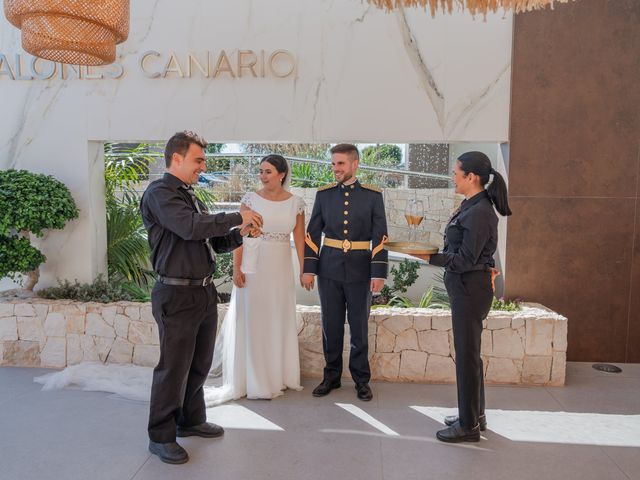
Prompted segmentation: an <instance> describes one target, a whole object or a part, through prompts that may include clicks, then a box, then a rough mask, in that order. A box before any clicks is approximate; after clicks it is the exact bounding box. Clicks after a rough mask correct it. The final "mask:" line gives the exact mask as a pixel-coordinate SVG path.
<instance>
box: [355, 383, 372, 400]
mask: <svg viewBox="0 0 640 480" xmlns="http://www.w3.org/2000/svg"><path fill="white" fill-rule="evenodd" d="M356 391H357V392H358V398H359V399H360V400H363V401H365V402H368V401H369V400H371V399H372V398H373V392H372V391H371V387H370V386H369V384H368V383H356Z"/></svg>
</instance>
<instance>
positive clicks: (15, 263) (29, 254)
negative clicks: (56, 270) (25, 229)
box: [0, 236, 46, 281]
mask: <svg viewBox="0 0 640 480" xmlns="http://www.w3.org/2000/svg"><path fill="white" fill-rule="evenodd" d="M0 259H1V260H0V278H4V277H9V278H10V279H12V280H13V281H18V280H19V279H20V277H21V275H22V274H21V273H19V272H25V273H26V272H30V271H32V270H35V269H36V268H38V265H40V264H41V263H43V262H44V261H45V260H46V257H45V256H44V255H43V254H42V252H40V250H38V249H37V248H35V247H33V246H32V245H31V243H30V242H29V239H28V238H23V237H14V236H11V237H5V236H0Z"/></svg>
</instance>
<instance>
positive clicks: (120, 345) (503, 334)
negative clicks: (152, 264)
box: [0, 299, 567, 385]
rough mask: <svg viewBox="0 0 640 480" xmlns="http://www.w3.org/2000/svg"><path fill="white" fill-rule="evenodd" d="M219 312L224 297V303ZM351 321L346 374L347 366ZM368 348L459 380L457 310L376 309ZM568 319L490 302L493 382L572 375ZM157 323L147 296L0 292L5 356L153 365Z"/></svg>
mask: <svg viewBox="0 0 640 480" xmlns="http://www.w3.org/2000/svg"><path fill="white" fill-rule="evenodd" d="M219 308H220V316H221V318H222V317H223V315H224V311H225V308H226V307H225V306H224V305H221V306H220V307H219ZM298 319H299V323H300V332H299V340H300V361H301V370H302V374H303V376H305V377H321V375H322V367H323V365H324V360H323V355H322V334H321V324H320V309H319V307H317V306H311V307H308V306H298ZM348 346H349V335H348V327H347V334H346V335H345V357H344V359H345V362H344V364H345V375H346V376H348V369H347V368H346V366H347V364H348ZM369 347H370V348H369V350H370V353H369V357H370V362H371V368H372V376H373V379H374V380H387V381H393V382H437V383H449V382H454V381H455V363H454V362H455V351H454V349H453V335H452V332H451V314H450V312H449V311H447V310H435V309H417V308H416V309H380V310H373V311H372V315H371V316H370V319H369ZM566 350H567V319H566V318H565V317H562V316H561V315H558V314H556V313H554V312H552V311H551V310H549V309H547V308H545V307H543V306H541V305H535V304H528V305H525V306H524V308H523V310H521V311H519V312H491V313H490V314H489V317H488V319H487V321H486V325H485V329H484V331H483V333H482V356H483V360H484V367H485V378H486V381H487V382H488V383H507V384H528V385H564V379H565V363H566ZM158 356H159V346H158V330H157V326H156V324H155V321H154V320H153V317H152V315H151V306H150V305H149V304H140V303H131V302H119V303H114V304H99V303H78V302H71V301H60V300H58V301H53V300H43V299H32V300H16V301H5V302H0V365H16V366H30V367H52V368H62V367H65V366H67V365H74V364H77V363H80V362H83V361H91V362H103V363H134V364H136V365H142V366H155V364H156V363H157V361H158Z"/></svg>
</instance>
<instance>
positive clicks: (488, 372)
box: [298, 304, 567, 386]
mask: <svg viewBox="0 0 640 480" xmlns="http://www.w3.org/2000/svg"><path fill="white" fill-rule="evenodd" d="M298 312H299V313H301V314H302V319H303V321H304V326H303V328H302V331H301V332H300V334H299V339H300V358H301V366H302V374H303V375H304V376H306V377H320V376H321V375H322V366H323V365H324V358H323V355H322V329H321V323H320V309H319V307H306V306H298ZM345 328H346V330H347V333H346V334H345V340H344V345H345V350H344V354H343V363H344V365H345V372H344V376H345V377H348V376H349V373H348V369H347V367H346V366H347V365H348V361H349V360H348V350H349V335H348V325H346V326H345ZM566 352H567V319H566V318H565V317H563V316H561V315H558V314H557V313H555V312H553V311H551V310H549V309H547V308H545V307H543V306H542V305H536V304H526V305H525V306H524V307H523V309H522V310H521V311H518V312H499V311H492V312H490V313H489V316H488V318H487V320H486V321H485V325H484V329H483V332H482V359H483V362H484V370H485V372H484V373H485V381H486V382H487V383H499V384H525V385H558V386H559V385H564V382H565V369H566ZM369 361H370V364H371V371H372V378H373V380H386V381H392V382H424V383H428V382H434V383H453V382H455V378H456V377H455V350H454V346H453V332H452V329H451V312H450V311H448V310H438V309H420V308H414V309H400V308H389V309H387V308H385V309H378V310H372V312H371V316H370V317H369Z"/></svg>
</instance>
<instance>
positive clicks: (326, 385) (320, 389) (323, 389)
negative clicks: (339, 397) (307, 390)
mask: <svg viewBox="0 0 640 480" xmlns="http://www.w3.org/2000/svg"><path fill="white" fill-rule="evenodd" d="M341 386H342V385H341V384H340V381H337V382H331V381H329V380H323V381H322V383H321V384H320V385H318V386H317V387H316V388H314V389H313V392H312V393H311V395H313V396H314V397H324V396H325V395H328V394H329V392H330V391H331V390H334V389H336V388H340V387H341Z"/></svg>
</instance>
